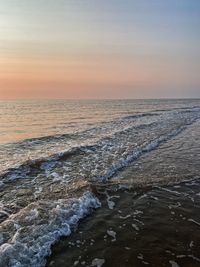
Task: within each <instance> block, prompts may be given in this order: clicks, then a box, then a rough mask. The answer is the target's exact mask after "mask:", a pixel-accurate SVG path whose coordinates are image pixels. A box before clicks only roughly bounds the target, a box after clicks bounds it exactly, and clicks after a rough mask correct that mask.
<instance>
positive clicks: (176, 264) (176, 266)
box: [169, 260, 180, 267]
mask: <svg viewBox="0 0 200 267" xmlns="http://www.w3.org/2000/svg"><path fill="white" fill-rule="evenodd" d="M169 263H170V264H171V266H172V267H180V266H179V265H178V263H177V262H175V261H172V260H171V261H169Z"/></svg>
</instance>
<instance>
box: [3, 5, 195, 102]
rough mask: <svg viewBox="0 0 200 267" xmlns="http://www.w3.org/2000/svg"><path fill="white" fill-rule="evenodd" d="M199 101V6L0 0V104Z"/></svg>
mask: <svg viewBox="0 0 200 267" xmlns="http://www.w3.org/2000/svg"><path fill="white" fill-rule="evenodd" d="M182 97H191V98H195V97H200V1H199V0H167V1H166V0H151V1H150V0H0V99H46V98H47V99H48V98H53V99H60V98H61V99H62V98H70V99H73V98H75V99H76V98H78V99H79V98H80V99H81V98H93V99H94V98H97V99H98V98H103V99H106V98H182Z"/></svg>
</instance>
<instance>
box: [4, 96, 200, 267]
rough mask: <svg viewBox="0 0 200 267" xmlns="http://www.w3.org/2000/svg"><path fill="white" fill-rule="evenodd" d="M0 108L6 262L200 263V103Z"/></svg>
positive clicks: (64, 103)
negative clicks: (199, 212) (199, 256)
mask: <svg viewBox="0 0 200 267" xmlns="http://www.w3.org/2000/svg"><path fill="white" fill-rule="evenodd" d="M0 113H1V114H2V115H3V117H2V116H1V126H0V129H1V132H2V134H1V138H0V140H1V145H0V152H1V153H0V155H1V156H0V170H1V176H0V197H1V204H0V221H1V225H0V227H1V228H0V230H1V232H0V254H1V257H0V266H2V267H3V266H23V267H28V266H36V267H37V266H44V265H45V263H46V259H47V256H49V255H50V254H51V250H52V245H53V244H54V243H55V242H56V245H55V246H54V247H53V254H52V256H51V257H50V258H49V260H48V264H47V266H73V264H74V265H77V266H84V265H85V266H133V265H134V266H143V265H147V263H149V264H150V266H178V264H180V266H200V261H199V258H198V254H199V255H200V251H199V238H198V236H200V233H199V230H200V218H199V214H198V211H199V181H198V179H199V173H200V164H199V159H200V135H199V133H200V120H199V118H200V101H199V100H134V101H133V100H121V101H120V100H119V101H117V100H116V101H111V100H110V101H50V102H48V101H40V102H38V103H37V102H33V101H25V102H1V107H0ZM72 125H73V126H72ZM186 180H187V181H188V182H184V183H183V181H186ZM100 207H101V208H100ZM170 207H172V208H170ZM186 207H187V208H186ZM174 209H177V210H174ZM95 210H96V211H95ZM93 211H95V212H93ZM89 214H91V215H90V216H89V217H87V218H85V217H86V216H87V215H89ZM140 217H141V218H140ZM83 218H85V219H83ZM183 218H184V219H183ZM82 219H83V220H82ZM80 220H81V223H80ZM137 220H138V222H137ZM122 221H123V223H122ZM77 227H78V228H77ZM81 229H82V230H81ZM80 231H81V232H82V233H79V232H80ZM177 231H178V232H177ZM63 236H67V237H66V238H64V239H63V238H62V239H61V241H60V242H58V240H59V239H60V237H63ZM105 236H106V237H105ZM163 236H166V238H165V239H163ZM168 236H169V238H168ZM190 237H191V238H190ZM80 238H84V240H85V242H84V244H82V243H83V240H82V239H81V240H82V241H80ZM105 239H106V240H105ZM189 239H191V240H189ZM70 240H71V241H70ZM93 240H94V241H93ZM95 240H96V241H95ZM77 241H78V242H77ZM79 241H80V242H81V243H80V242H79ZM57 242H58V243H57ZM69 242H72V243H73V244H76V246H75V245H72V244H71V245H70V243H69ZM88 242H89V243H92V244H91V245H90V244H89V243H88ZM188 242H190V243H188ZM188 244H189V245H188ZM70 246H71V247H70ZM188 246H189V247H188ZM80 248H81V249H82V252H80ZM145 251H146V252H145ZM118 255H119V256H118ZM80 256H81V258H80ZM198 264H199V265H198Z"/></svg>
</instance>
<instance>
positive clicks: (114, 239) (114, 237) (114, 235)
mask: <svg viewBox="0 0 200 267" xmlns="http://www.w3.org/2000/svg"><path fill="white" fill-rule="evenodd" d="M107 234H108V235H109V236H111V237H112V238H113V239H112V241H116V232H114V231H112V230H108V231H107Z"/></svg>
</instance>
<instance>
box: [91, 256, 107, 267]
mask: <svg viewBox="0 0 200 267" xmlns="http://www.w3.org/2000/svg"><path fill="white" fill-rule="evenodd" d="M104 263H105V260H104V259H98V258H95V259H94V260H93V261H92V265H91V266H96V267H102V266H103V264H104Z"/></svg>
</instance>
